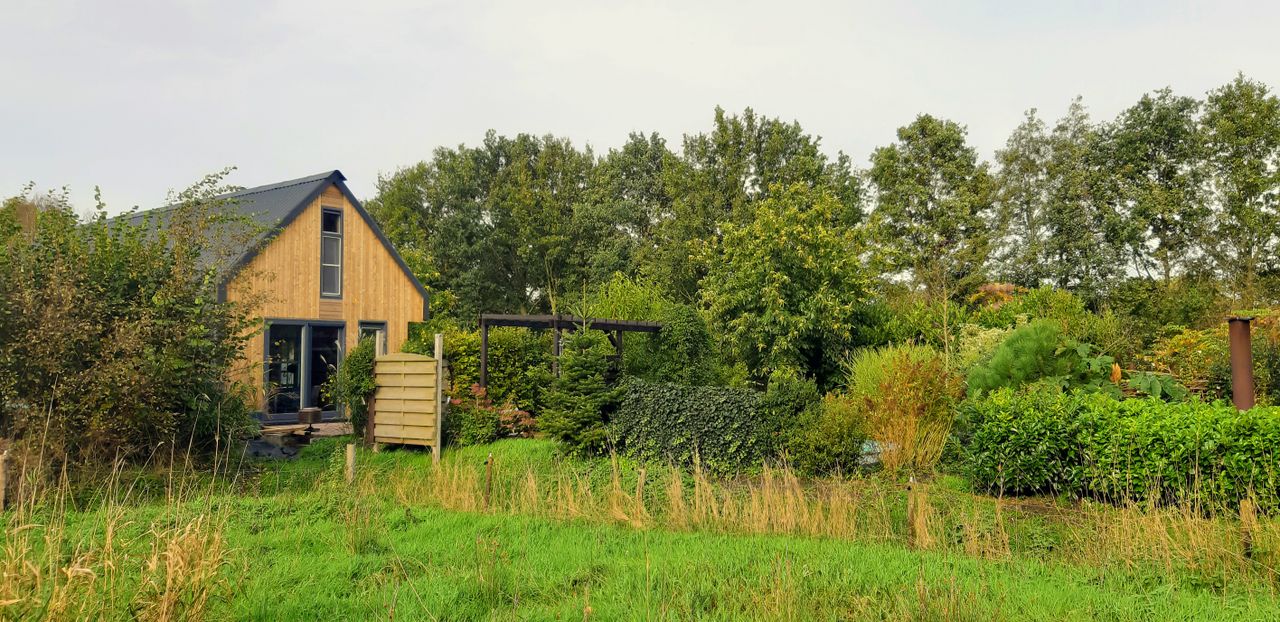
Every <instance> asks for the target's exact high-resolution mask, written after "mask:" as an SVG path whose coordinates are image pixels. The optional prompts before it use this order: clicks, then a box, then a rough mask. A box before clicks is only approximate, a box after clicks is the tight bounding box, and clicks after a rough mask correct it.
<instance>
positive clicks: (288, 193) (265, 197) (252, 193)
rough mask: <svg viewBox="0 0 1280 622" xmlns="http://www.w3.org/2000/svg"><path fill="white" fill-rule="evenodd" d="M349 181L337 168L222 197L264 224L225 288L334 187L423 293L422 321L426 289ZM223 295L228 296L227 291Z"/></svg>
mask: <svg viewBox="0 0 1280 622" xmlns="http://www.w3.org/2000/svg"><path fill="white" fill-rule="evenodd" d="M346 179H347V178H346V176H344V175H343V174H342V171H339V170H337V169H334V170H332V171H327V172H324V173H317V174H315V175H308V176H307V177H300V178H298V179H291V180H289V181H282V182H279V183H274V184H268V185H265V186H257V187H255V188H246V189H244V190H237V191H235V192H229V193H227V194H223V195H219V196H218V197H217V199H219V200H222V201H223V205H224V206H225V207H227V208H229V209H234V210H235V211H236V212H239V213H241V214H245V215H247V216H250V217H252V218H253V220H254V221H256V222H257V223H258V224H259V225H262V233H261V234H260V235H258V236H257V237H256V238H255V239H254V240H253V241H252V242H251V243H250V244H249V245H248V247H247V248H245V249H244V251H243V253H242V254H241V255H240V257H239V259H237V260H236V261H235V263H234V264H233V266H232V268H231V270H230V271H229V272H228V273H227V275H226V278H225V279H224V280H223V285H224V286H225V284H226V282H228V281H230V279H231V278H232V277H233V276H234V275H235V273H236V272H237V271H238V270H239V269H240V268H242V267H244V266H245V265H246V264H248V263H249V262H250V261H251V260H252V259H253V258H254V257H255V256H256V255H257V254H258V253H259V252H260V251H261V250H262V249H263V248H264V247H266V245H267V244H268V243H270V241H271V240H272V239H273V238H274V237H275V235H276V234H277V233H279V232H280V231H281V230H283V229H284V228H285V227H286V226H288V225H289V223H291V222H293V219H295V218H297V217H298V216H299V215H300V214H301V213H302V212H303V210H305V209H306V208H307V206H308V205H311V203H312V202H313V201H315V200H316V197H318V196H320V193H321V192H324V190H325V188H328V187H329V185H330V184H332V185H334V186H336V187H337V188H338V190H339V191H341V192H342V194H343V195H345V196H346V198H347V201H348V202H349V203H350V204H351V206H352V207H353V208H355V210H356V213H358V214H360V217H361V218H362V219H363V220H364V221H365V224H367V225H368V226H369V228H370V229H372V230H373V232H374V234H375V235H376V236H377V237H378V239H379V240H380V241H381V242H382V245H383V246H384V247H386V249H387V251H388V252H389V253H391V256H392V257H393V258H395V260H396V263H398V264H399V265H400V269H401V270H403V271H404V274H405V276H407V277H409V281H410V282H412V283H413V284H414V286H415V287H416V288H417V289H418V292H419V293H420V294H422V305H423V318H424V319H426V318H427V296H428V294H427V290H426V288H424V287H423V286H422V283H420V282H419V281H418V279H417V277H415V276H414V275H413V272H412V271H411V270H409V266H408V265H406V264H405V263H404V259H403V258H401V257H400V253H398V252H396V249H395V247H394V246H392V245H391V241H390V240H388V239H387V236H386V235H384V234H383V233H382V229H381V228H380V227H378V223H376V222H374V220H373V217H372V216H370V215H369V212H367V211H365V209H364V206H363V205H361V204H360V201H359V200H357V199H356V197H355V195H353V194H351V189H350V188H348V187H347V184H346ZM174 209H176V206H168V207H162V208H160V209H156V210H150V211H145V212H136V213H133V214H129V215H127V216H125V218H127V219H128V220H129V221H130V222H132V223H134V224H141V223H142V222H144V221H145V220H146V219H147V218H149V217H150V218H154V219H155V221H156V222H157V223H159V225H160V226H163V223H164V221H165V220H166V214H167V213H168V212H170V211H172V210H174ZM220 289H221V288H220ZM223 293H224V294H225V291H224V292H223Z"/></svg>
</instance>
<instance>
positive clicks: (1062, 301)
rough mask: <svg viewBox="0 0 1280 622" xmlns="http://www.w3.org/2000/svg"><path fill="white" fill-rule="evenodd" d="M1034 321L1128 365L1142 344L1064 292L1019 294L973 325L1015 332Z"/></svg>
mask: <svg viewBox="0 0 1280 622" xmlns="http://www.w3.org/2000/svg"><path fill="white" fill-rule="evenodd" d="M1035 320H1051V321H1053V322H1054V323H1056V324H1057V325H1058V328H1059V329H1060V330H1061V331H1062V334H1063V336H1064V337H1065V338H1066V339H1069V340H1073V341H1077V342H1084V343H1091V344H1094V345H1095V346H1096V347H1097V349H1098V350H1099V351H1101V352H1102V353H1104V354H1107V355H1109V356H1112V357H1114V358H1116V359H1118V360H1121V361H1125V362H1128V361H1131V360H1132V359H1133V357H1134V356H1135V355H1136V354H1137V352H1138V351H1140V349H1141V345H1142V344H1141V341H1139V340H1136V339H1134V338H1133V335H1132V334H1131V330H1126V327H1125V325H1124V324H1123V322H1122V318H1121V317H1120V316H1117V315H1116V314H1115V313H1112V312H1111V311H1109V310H1103V311H1101V312H1099V313H1094V312H1091V311H1090V310H1089V309H1088V308H1087V307H1086V306H1085V303H1084V301H1083V300H1081V299H1080V298H1079V297H1078V296H1076V295H1075V294H1072V293H1071V292H1069V291H1067V290H1063V289H1057V288H1054V287H1050V286H1044V287H1040V288H1037V289H1032V290H1028V291H1025V292H1022V293H1019V294H1017V295H1015V296H1014V297H1013V299H1012V300H1010V301H1008V302H1006V303H1004V304H1001V305H999V306H991V307H986V308H983V309H980V310H979V311H977V312H976V313H975V314H974V316H973V320H972V321H973V322H974V323H976V324H979V325H981V326H984V327H987V328H1017V327H1018V326H1020V325H1022V324H1025V323H1027V322H1033V321H1035Z"/></svg>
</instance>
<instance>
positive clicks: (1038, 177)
mask: <svg viewBox="0 0 1280 622" xmlns="http://www.w3.org/2000/svg"><path fill="white" fill-rule="evenodd" d="M1050 153H1051V152H1050V145H1049V135H1048V128H1047V127H1046V126H1045V123H1044V121H1042V120H1041V119H1040V118H1039V117H1038V116H1036V111H1035V110H1034V109H1032V110H1028V111H1027V113H1026V118H1025V119H1024V120H1023V122H1022V123H1020V124H1019V125H1018V127H1017V128H1015V129H1014V130H1013V134H1011V135H1010V136H1009V140H1008V141H1007V142H1006V143H1005V147H1004V149H1001V150H999V151H997V152H996V162H997V163H998V165H999V170H998V172H997V174H996V187H997V190H996V205H997V214H998V222H999V229H998V230H999V232H1000V238H999V242H998V244H997V248H996V251H995V259H996V261H997V264H998V270H999V275H1000V278H1002V279H1005V280H1008V281H1010V282H1012V283H1014V284H1016V285H1020V286H1022V287H1027V288H1035V287H1039V286H1040V285H1041V284H1042V283H1043V282H1044V280H1045V278H1046V277H1047V271H1046V269H1045V257H1044V255H1045V239H1044V238H1045V235H1046V230H1045V211H1046V210H1047V209H1048V202H1049V197H1048V192H1047V188H1048V168H1049V155H1050Z"/></svg>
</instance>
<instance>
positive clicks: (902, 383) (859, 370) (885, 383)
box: [845, 345, 963, 472]
mask: <svg viewBox="0 0 1280 622" xmlns="http://www.w3.org/2000/svg"><path fill="white" fill-rule="evenodd" d="M845 369H846V374H847V375H846V379H845V386H846V387H847V388H848V397H849V399H850V400H851V402H852V404H853V406H854V407H855V408H857V409H858V410H859V411H860V416H861V419H862V421H863V422H864V425H865V430H866V433H867V434H868V435H869V436H870V438H872V439H874V440H875V441H876V442H877V443H878V445H879V448H880V462H881V464H882V465H883V466H884V467H885V468H886V469H889V470H898V469H900V468H905V469H908V470H911V471H916V472H921V471H927V470H929V469H931V468H933V466H934V464H935V463H936V462H937V460H938V459H939V458H940V457H941V455H942V449H943V446H944V445H945V443H946V439H947V436H948V434H949V433H950V431H951V420H952V415H953V412H954V406H955V402H956V401H957V400H958V399H959V398H960V397H961V395H962V393H963V387H962V385H961V382H960V379H959V378H958V377H956V376H955V375H954V374H953V373H952V372H951V371H949V370H948V369H947V363H946V361H945V360H944V358H943V356H942V354H941V353H939V352H938V351H937V350H934V349H933V348H930V347H928V346H918V345H898V346H891V347H887V348H880V349H876V350H863V351H861V352H859V353H858V355H857V356H855V357H853V358H852V359H850V360H849V361H848V362H847V364H846V366H845Z"/></svg>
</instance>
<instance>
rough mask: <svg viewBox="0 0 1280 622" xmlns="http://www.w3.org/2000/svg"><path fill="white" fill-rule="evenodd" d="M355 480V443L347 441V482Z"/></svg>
mask: <svg viewBox="0 0 1280 622" xmlns="http://www.w3.org/2000/svg"><path fill="white" fill-rule="evenodd" d="M355 481H356V444H355V443H347V483H348V484H350V483H352V482H355Z"/></svg>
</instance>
